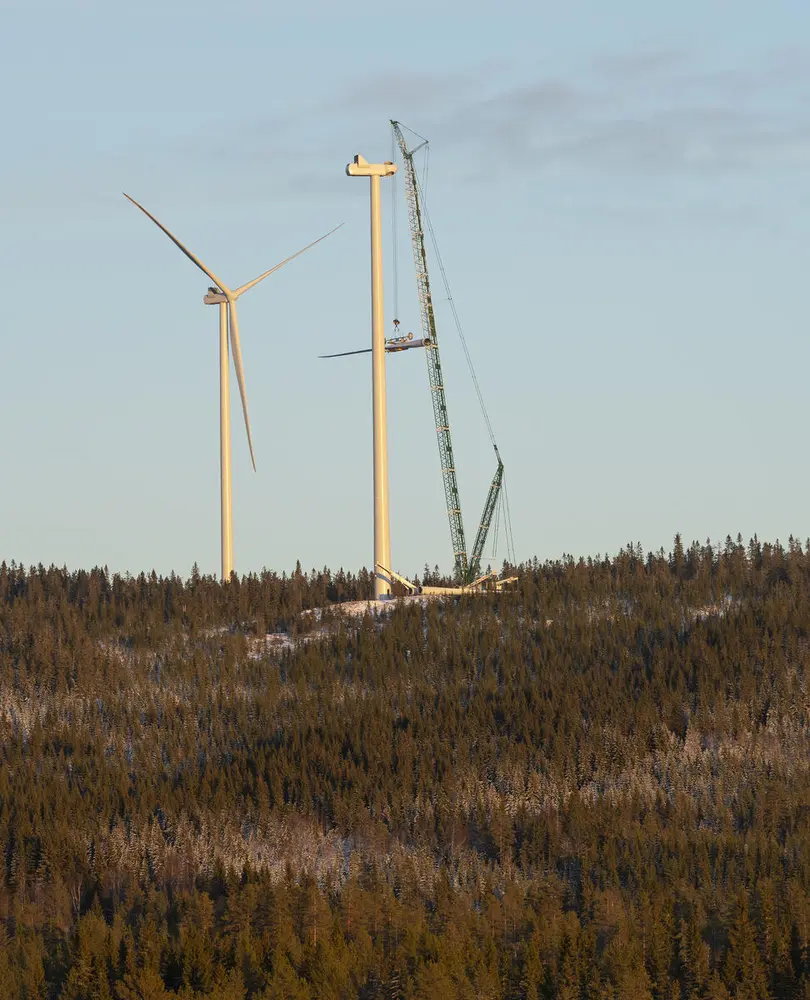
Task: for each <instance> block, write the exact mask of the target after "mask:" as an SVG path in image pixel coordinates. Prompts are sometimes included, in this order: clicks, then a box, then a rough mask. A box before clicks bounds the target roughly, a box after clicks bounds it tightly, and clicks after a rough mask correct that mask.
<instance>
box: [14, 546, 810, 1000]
mask: <svg viewBox="0 0 810 1000" xmlns="http://www.w3.org/2000/svg"><path fill="white" fill-rule="evenodd" d="M506 568H507V570H508V571H509V572H514V573H515V574H516V575H517V577H518V582H517V586H516V588H515V589H514V590H513V591H511V592H505V591H504V592H502V593H500V594H497V595H496V594H492V595H489V596H486V597H479V598H473V597H463V598H454V599H443V600H439V601H436V600H434V601H427V600H422V599H417V600H411V601H408V602H405V601H402V602H398V603H397V604H396V606H394V607H393V608H391V609H390V610H389V609H386V611H385V612H384V613H380V612H369V611H367V612H366V613H365V614H360V615H357V614H348V613H345V611H342V610H341V603H342V602H346V601H356V600H363V599H366V598H368V597H369V596H370V594H371V579H370V577H369V576H368V575H367V574H365V573H361V574H359V575H352V574H347V573H344V572H342V571H341V572H340V573H334V574H330V573H329V572H328V571H326V570H324V571H322V572H316V571H313V572H311V573H303V572H301V571H300V569H296V571H295V572H294V573H293V574H292V575H291V576H286V575H282V576H278V575H276V574H272V573H263V574H262V575H260V576H248V577H244V578H242V579H241V580H237V579H236V578H235V577H234V578H232V580H231V582H230V583H228V584H227V585H221V584H220V583H218V582H217V581H216V580H215V579H213V578H210V577H201V576H200V575H199V573H197V572H196V571H194V572H193V573H192V574H191V576H190V577H189V578H188V579H180V578H178V577H174V576H171V577H168V578H160V577H157V576H156V575H155V574H151V575H140V576H138V577H130V576H124V577H122V576H117V575H112V574H110V573H108V572H107V571H105V570H101V569H95V570H93V571H90V572H68V571H66V570H63V569H62V570H60V569H56V568H50V569H47V568H44V567H42V566H40V567H37V568H24V567H21V566H18V565H15V564H11V565H6V564H3V565H2V567H0V678H1V679H2V683H1V684H0V726H2V755H3V760H2V767H1V768H0V846H2V852H3V854H2V860H3V868H2V873H1V875H0V997H2V998H16V997H20V998H24V1000H35V998H36V1000H46V998H48V1000H51V998H53V1000H56V998H60V1000H84V998H98V1000H136V998H138V1000H165V998H168V997H183V998H187V1000H190V998H196V997H216V998H222V1000H226V998H227V1000H245V998H250V1000H254V998H255V1000H299V998H300V1000H305V998H319V1000H320V998H323V1000H327V998H328V1000H338V998H346V1000H350V998H363V1000H377V998H385V1000H397V998H410V997H420V998H426V1000H427V998H430V1000H436V998H442V1000H444V998H448V1000H449V998H456V997H458V998H470V1000H472V998H478V997H481V998H493V1000H494V998H504V1000H512V998H515V1000H516V998H523V997H526V998H530V1000H540V998H549V1000H551V998H555V1000H556V998H559V1000H574V998H576V1000H586V998H587V1000H592V998H593V1000H595V998H615V1000H647V998H656V1000H697V998H705V1000H709V998H712V1000H717V998H739V1000H761V998H767V997H773V998H794V997H796V998H799V997H802V998H808V997H810V690H809V689H808V688H809V685H810V543H808V546H807V547H804V548H803V547H802V545H801V544H800V543H798V542H795V541H793V540H792V539H791V540H790V542H789V544H788V546H787V547H786V548H785V547H783V546H781V545H780V544H778V543H774V544H763V543H761V542H759V541H758V540H757V539H756V538H754V539H753V540H751V541H750V542H749V543H748V544H744V543H743V540H742V539H740V538H739V537H738V539H737V540H736V542H735V541H733V540H732V539H731V538H728V539H727V540H726V542H725V544H724V545H721V546H712V545H710V544H709V543H707V544H706V545H702V546H701V545H698V544H693V545H692V546H691V547H689V548H686V547H685V546H683V545H682V544H681V541H680V539H679V538H676V539H675V543H674V545H673V550H672V552H671V553H665V552H663V551H661V552H659V553H657V554H656V553H651V554H645V553H644V552H643V551H642V549H641V547H640V546H638V545H628V546H627V548H626V549H624V550H622V551H621V552H620V553H619V554H618V556H616V557H615V558H611V559H608V558H604V559H602V558H594V559H588V560H575V559H573V558H566V559H562V560H560V561H556V562H548V563H543V564H540V563H537V562H536V561H535V562H533V563H527V564H524V565H521V566H518V567H506ZM430 575H431V577H432V575H433V574H430ZM314 609H323V610H322V611H321V612H319V613H314ZM308 611H309V612H311V613H309V614H307V613H306V612H308Z"/></svg>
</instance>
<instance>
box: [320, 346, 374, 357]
mask: <svg viewBox="0 0 810 1000" xmlns="http://www.w3.org/2000/svg"><path fill="white" fill-rule="evenodd" d="M350 354H371V348H370V347H365V348H363V350H362V351H343V352H342V353H340V354H319V355H318V357H319V358H348V356H349V355H350Z"/></svg>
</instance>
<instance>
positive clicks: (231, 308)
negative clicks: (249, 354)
mask: <svg viewBox="0 0 810 1000" xmlns="http://www.w3.org/2000/svg"><path fill="white" fill-rule="evenodd" d="M228 329H229V331H230V335H231V353H232V354H233V366H234V368H235V369H236V381H237V384H238V385H239V395H240V396H241V397H242V413H244V415H245V430H246V431H247V439H248V448H249V449H250V461H251V462H252V463H253V471H254V472H255V471H256V459H255V457H254V455H253V437H252V435H251V433H250V418H249V417H248V405H247V392H246V391H245V371H244V368H243V367H242V347H241V345H240V343H239V318H238V317H237V315H236V302H231V301H229V302H228Z"/></svg>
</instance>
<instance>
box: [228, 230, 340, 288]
mask: <svg viewBox="0 0 810 1000" xmlns="http://www.w3.org/2000/svg"><path fill="white" fill-rule="evenodd" d="M344 225H345V223H344V222H341V224H340V226H335V228H334V229H330V230H329V232H328V233H326V234H324V235H323V236H320V237H319V238H318V239H317V240H313V242H312V243H308V244H307V246H305V247H304V249H303V250H299V251H298V252H297V253H294V254H293V255H292V256H291V257H287V259H286V260H283V261H282V262H281V263H280V264H276V266H275V267H271V268H270V270H269V271H265V272H264V274H260V275H259V277H258V278H254V279H253V281H249V282H248V283H247V284H246V285H241V286H240V287H239V288H237V289H236V291H235V292H234V293H233V294H234V296H236V297H237V298H238V297H239V296H240V295H241V294H242V292H246V291H247V290H248V289H249V288H253V286H254V285H258V283H259V282H260V281H264V279H265V278H267V277H269V275H271V274H273V272H274V271H278V269H279V268H281V267H284V265H285V264H289V263H290V261H291V260H295V258H296V257H300V256H301V254H302V253H306V251H307V250H309V249H311V248H312V247H314V246H315V244H316V243H320V242H321V240H325V239H326V237H327V236H331V235H332V233H336V232H337V231H338V229H340V228H341V226H344Z"/></svg>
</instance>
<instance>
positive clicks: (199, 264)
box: [122, 191, 230, 293]
mask: <svg viewBox="0 0 810 1000" xmlns="http://www.w3.org/2000/svg"><path fill="white" fill-rule="evenodd" d="M122 193H123V195H124V197H125V198H126V199H127V200H128V201H131V202H132V204H133V205H134V206H135V207H136V208H139V209H140V210H141V211H142V212H143V214H144V215H148V216H149V218H150V219H151V220H152V222H154V224H155V225H156V226H157V227H158V228H159V229H162V230H163V232H164V233H165V234H166V235H167V236H168V237H169V239H170V240H171V241H172V243H174V245H175V246H176V247H178V248H179V249H180V250H182V251H183V253H184V254H185V255H186V257H188V259H189V260H190V261H191V262H192V263H194V264H196V265H197V267H198V268H199V269H200V270H201V271H202V272H203V274H207V275H208V277H209V278H210V279H211V281H213V282H214V284H215V285H218V286H219V287H220V288H221V289H222V291H223V292H225V293H227V292H229V291H230V289H229V288H228V286H227V285H226V284H225V283H224V282H222V281H220V280H219V278H218V277H217V276H216V275H215V274H214V272H213V271H209V270H208V268H207V267H206V266H205V264H203V262H202V261H201V260H200V258H199V257H195V256H194V254H193V253H192V252H191V251H190V250H189V249H188V247H184V246H183V244H182V243H181V242H180V240H178V238H177V237H176V236H175V235H174V234H173V233H170V232H169V230H168V229H167V228H166V227H165V226H164V225H163V223H162V222H159V221H158V220H157V219H156V218H155V217H154V215H152V213H151V212H150V211H148V210H147V209H145V208H144V207H143V205H140V204H139V203H138V202H137V201H135V199H134V198H130V196H129V195H128V194H127V193H126V191H124V192H122Z"/></svg>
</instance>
